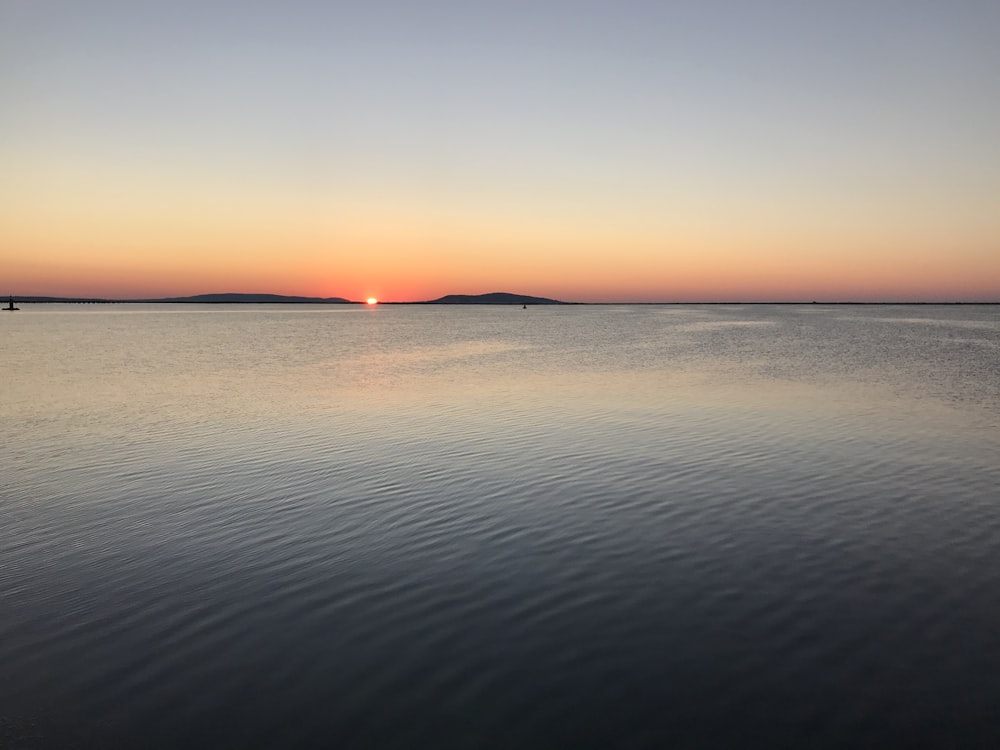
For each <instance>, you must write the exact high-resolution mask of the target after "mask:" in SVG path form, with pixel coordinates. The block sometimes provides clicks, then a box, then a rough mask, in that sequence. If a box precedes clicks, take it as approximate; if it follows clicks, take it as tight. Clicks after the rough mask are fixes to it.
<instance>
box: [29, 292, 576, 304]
mask: <svg viewBox="0 0 1000 750" xmlns="http://www.w3.org/2000/svg"><path fill="white" fill-rule="evenodd" d="M17 299H18V300H19V301H21V302H90V303H99V302H107V303H136V302H146V303H170V304H175V303H176V304H186V303H194V304H203V305H204V304H209V305H227V304H236V305H239V304H295V305H361V304H364V302H363V301H360V300H349V299H346V298H345V297H297V296H289V295H284V294H242V293H236V292H225V293H221V294H195V295H192V296H189V297H158V298H144V299H110V298H103V297H32V296H20V297H18V298H17ZM380 304H403V305H407V304H408V305H572V304H577V303H574V302H562V301H561V300H555V299H549V298H548V297H533V296H531V295H527V294H512V293H510V292H490V293H488V294H448V295H445V296H444V297H439V298H438V299H434V300H418V301H413V302H392V301H387V302H380Z"/></svg>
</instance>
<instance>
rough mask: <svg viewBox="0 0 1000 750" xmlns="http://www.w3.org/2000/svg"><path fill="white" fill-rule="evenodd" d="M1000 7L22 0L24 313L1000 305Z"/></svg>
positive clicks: (7, 227)
mask: <svg viewBox="0 0 1000 750" xmlns="http://www.w3.org/2000/svg"><path fill="white" fill-rule="evenodd" d="M998 39H1000V2H996V0H952V1H951V2H943V1H942V0H938V1H936V2H929V1H928V0H866V1H865V2H861V1H858V0H843V1H841V2H811V1H810V0H798V1H796V2H793V1H791V0H789V1H788V2H778V1H777V0H760V1H758V2H744V1H742V0H740V1H737V0H715V1H714V2H713V1H711V0H703V1H701V2H668V1H667V0H660V1H659V2H651V1H650V2H645V1H638V0H617V1H616V2H611V1H610V0H609V1H607V2H592V1H590V0H577V1H574V2H570V1H568V0H561V1H558V2H554V1H549V2H546V1H545V0H535V1H534V2H520V1H518V0H513V1H509V2H499V1H498V2H475V1H474V0H466V2H444V1H442V0H422V1H421V2H400V1H398V0H393V1H392V2H387V1H380V0H370V1H367V2H333V1H332V0H327V1H325V2H320V1H319V0H284V1H283V2H276V1H275V2H257V1H255V0H242V1H241V2H235V1H234V2H207V1H206V0H202V1H200V2H193V1H192V0H173V1H172V2H166V1H164V2H152V1H144V0H128V1H124V0H123V1H116V2H112V1H108V2H102V1H101V0H62V1H57V0H0V285H3V288H2V289H0V291H2V292H4V293H6V292H8V291H11V292H13V293H15V294H24V295H28V294H51V295H102V296H114V297H138V296H161V295H162V296H167V295H181V294H197V293H204V292H227V291H240V292H254V291H257V292H275V293H283V294H306V295H318V296H344V297H348V298H351V299H364V298H366V297H368V296H372V295H374V296H377V297H379V298H381V299H395V300H412V299H429V298H433V297H437V296H440V295H442V294H446V293H481V292H490V291H500V290H503V291H513V292H521V293H526V294H536V295H542V296H553V297H559V298H562V299H572V300H580V301H610V300H616V301H691V300H737V299H740V300H813V299H841V300H844V299H857V300H998V301H1000V43H998V41H997V40H998Z"/></svg>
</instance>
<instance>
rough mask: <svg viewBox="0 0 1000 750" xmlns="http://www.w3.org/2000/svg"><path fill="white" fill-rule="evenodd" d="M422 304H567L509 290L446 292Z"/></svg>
mask: <svg viewBox="0 0 1000 750" xmlns="http://www.w3.org/2000/svg"><path fill="white" fill-rule="evenodd" d="M421 304H424V305H569V304H572V303H571V302H561V301H559V300H557V299H549V298H547V297H531V296H528V295H527V294H511V293H509V292H489V293H488V294H446V295H445V296H444V297H439V298H438V299H434V300H429V301H427V302H423V303H421Z"/></svg>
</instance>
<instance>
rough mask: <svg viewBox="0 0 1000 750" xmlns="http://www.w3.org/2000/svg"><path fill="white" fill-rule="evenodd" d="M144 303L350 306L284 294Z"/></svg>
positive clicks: (199, 296)
mask: <svg viewBox="0 0 1000 750" xmlns="http://www.w3.org/2000/svg"><path fill="white" fill-rule="evenodd" d="M142 301H143V302H199V303H202V304H227V303H232V304H238V303H243V304H246V303H257V304H265V303H268V304H273V303H294V304H298V305H302V304H316V305H325V304H350V302H351V301H350V300H349V299H344V298H343V297H288V296H285V295H283V294H232V293H227V294H195V295H193V296H191V297H166V298H164V299H148V300H142Z"/></svg>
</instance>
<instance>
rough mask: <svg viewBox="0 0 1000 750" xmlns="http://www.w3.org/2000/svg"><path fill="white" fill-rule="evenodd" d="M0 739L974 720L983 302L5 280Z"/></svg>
mask: <svg viewBox="0 0 1000 750" xmlns="http://www.w3.org/2000/svg"><path fill="white" fill-rule="evenodd" d="M21 307H22V311H21V312H19V313H16V314H13V313H12V314H11V315H9V316H4V317H3V319H0V345H2V349H3V353H4V371H5V375H4V381H3V386H2V400H0V419H2V422H3V425H4V430H5V435H6V441H5V444H4V450H3V453H2V454H0V455H2V459H0V521H2V524H0V595H2V599H0V747H2V746H11V747H20V748H35V747H39V748H41V747H45V748H48V747H83V748H88V747H185V746H186V747H190V746H204V747H274V748H285V747H294V746H298V747H345V748H346V747H356V748H382V747H398V748H414V747H437V748H443V747H477V748H493V747H496V748H508V747H546V748H561V747H566V748H580V747H620V748H631V747H636V748H645V747H725V748H731V747H737V746H745V745H746V744H748V742H750V743H751V744H756V745H758V746H768V747H814V748H815V747H831V748H833V747H837V748H839V747H846V746H853V747H860V746H865V747H886V746H904V745H905V746H909V747H919V746H924V747H970V746H979V747H985V746H995V745H997V743H998V741H1000V725H998V723H997V721H996V706H997V705H998V702H1000V596H998V593H997V592H998V591H1000V542H998V538H1000V502H998V500H1000V490H998V488H1000V308H998V307H988V306H984V307H974V306H958V307H955V306H943V307H933V306H920V307H902V306H900V307H893V306H875V307H849V306H822V305H802V306H774V307H769V306H728V307H726V306H705V307H698V306H677V307H670V306H663V307H660V306H634V307H628V306H623V307H603V306H600V307H576V306H574V307H533V308H529V309H528V310H521V309H520V308H519V307H492V306H491V307H447V306H443V307H436V306H426V307H424V306H398V307H394V306H381V307H378V308H376V309H366V308H361V307H357V306H344V307H311V306H276V307H268V306H259V307H258V306H206V307H196V306H182V305H176V306H152V305H151V306H137V305H94V306H80V305H66V306H60V305H29V304H24V305H22V306H21Z"/></svg>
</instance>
